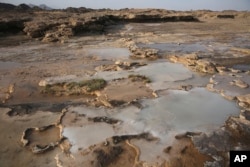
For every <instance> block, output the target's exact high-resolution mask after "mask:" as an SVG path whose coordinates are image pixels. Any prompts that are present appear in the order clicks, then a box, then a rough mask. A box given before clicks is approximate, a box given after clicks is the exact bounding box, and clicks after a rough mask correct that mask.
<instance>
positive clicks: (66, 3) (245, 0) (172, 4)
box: [0, 0, 250, 10]
mask: <svg viewBox="0 0 250 167" xmlns="http://www.w3.org/2000/svg"><path fill="white" fill-rule="evenodd" d="M0 2H4V3H12V4H15V5H19V4H21V3H26V4H35V5H40V4H46V5H47V6H49V7H52V8H67V7H81V6H82V7H88V8H111V9H120V8H164V9H169V10H196V9H210V10H230V9H232V10H250V0H0Z"/></svg>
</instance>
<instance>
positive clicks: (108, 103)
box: [0, 10, 250, 167]
mask: <svg viewBox="0 0 250 167" xmlns="http://www.w3.org/2000/svg"><path fill="white" fill-rule="evenodd" d="M149 11H150V10H149ZM116 12H117V13H116ZM123 12H124V13H125V14H124V16H123V17H124V18H123V19H124V20H126V21H125V22H121V18H120V17H122V16H121V13H120V12H118V11H109V14H110V15H112V17H111V16H109V17H110V18H112V19H113V20H112V19H111V20H105V19H106V18H105V17H104V16H103V13H102V12H101V11H96V12H93V14H91V12H90V14H89V15H90V16H92V15H93V16H96V18H94V17H93V18H92V19H90V17H89V16H88V15H86V17H87V16H88V19H90V21H89V22H88V24H87V23H84V24H87V25H88V26H90V27H87V28H88V29H87V30H89V29H91V26H93V27H92V28H93V30H94V31H98V33H97V32H94V33H90V34H89V33H87V34H86V33H79V32H78V33H76V34H74V35H69V36H67V38H66V37H65V34H67V33H68V30H69V29H67V28H69V27H70V28H72V26H73V28H72V29H73V30H74V28H79V27H78V26H77V25H78V24H83V23H79V22H80V21H79V20H77V19H80V17H79V18H78V15H77V13H75V14H74V15H73V16H74V17H72V18H74V19H75V20H74V19H73V20H71V22H70V24H66V23H65V26H64V27H63V26H62V25H60V24H62V23H61V22H60V21H59V22H57V23H56V25H52V21H53V19H51V18H50V19H49V18H48V17H47V15H46V14H48V13H49V12H48V13H46V12H45V13H43V12H36V13H35V17H37V18H40V20H42V19H49V21H50V22H48V23H47V24H49V26H48V27H50V26H52V27H53V26H56V28H55V27H54V28H52V29H51V30H47V29H46V30H45V29H43V31H44V34H45V35H44V36H39V37H36V36H32V35H30V34H32V33H33V35H34V34H35V33H37V32H38V30H39V31H40V30H41V29H38V30H36V29H35V28H41V27H40V26H41V24H40V23H39V20H33V21H28V22H27V23H25V26H26V28H25V29H24V32H25V33H26V34H28V35H30V36H31V37H27V36H26V35H25V34H23V33H22V32H18V33H15V34H13V33H9V34H7V35H4V34H0V35H1V36H0V41H1V42H0V100H1V102H0V133H1V135H0V155H1V156H0V166H3V167H5V166H6V167H7V166H8V167H16V166H33V167H38V166H39V167H41V166H46V167H54V166H58V167H69V166H72V167H77V166H86V167H87V166H89V167H99V166H102V167H104V166H105V167H116V166H123V167H132V166H134V167H142V166H150V167H179V166H180V167H181V166H187V167H194V166H197V167H200V166H206V167H209V166H210V167H212V166H222V167H223V166H228V163H229V151H230V150H250V87H249V86H250V71H249V70H250V29H249V27H250V14H249V12H245V13H244V12H243V13H240V12H234V11H228V13H226V14H225V13H221V14H222V15H223V14H224V15H225V16H229V14H232V15H234V16H235V17H234V18H231V17H230V18H225V17H222V18H221V17H217V16H218V15H219V14H220V13H218V12H210V11H196V12H195V11H194V12H193V13H192V14H191V15H192V16H194V18H195V19H194V20H192V19H191V20H187V19H188V18H187V17H186V16H187V15H188V14H190V13H188V12H187V13H183V12H181V13H177V12H173V11H172V13H171V11H169V12H170V13H168V12H167V11H161V10H159V11H157V10H156V11H154V10H152V11H150V14H149V16H148V17H152V18H151V20H149V19H148V20H144V21H143V19H145V18H144V17H146V16H142V15H140V12H143V11H140V10H138V11H136V10H132V11H131V12H132V14H131V15H129V14H128V13H129V12H128V11H123ZM144 12H145V11H144ZM157 12H160V14H162V15H163V16H164V19H163V16H162V17H161V19H159V18H158V20H157V19H156V16H158V15H156V14H157ZM230 12H231V13H230ZM155 13H156V14H155ZM49 14H51V16H53V15H55V16H56V17H58V18H61V19H62V18H68V17H69V16H68V15H67V14H66V13H64V12H63V11H60V12H59V11H57V12H51V13H49ZM26 15H28V16H26ZM79 15H80V14H79ZM182 15H185V17H183V18H182V17H179V16H182ZM25 16H26V17H29V14H27V13H26V14H25ZM84 16H85V15H84ZM115 16H116V17H115ZM170 16H171V17H170ZM175 16H178V18H179V19H180V21H181V22H179V21H178V19H177V20H175V19H176V17H175ZM230 16H231V15H230ZM100 18H101V19H100ZM146 18H147V17H146ZM170 18H172V19H173V20H171V19H170ZM1 19H2V20H4V18H1ZM95 19H97V23H98V24H97V23H96V24H97V25H95V21H96V20H95ZM98 19H99V20H98ZM102 19H104V20H105V23H106V25H105V26H104V27H102V28H103V29H102V31H101V33H100V31H99V29H98V26H100V25H99V24H100V22H101V21H102ZM119 19H120V20H119ZM169 19H170V20H169ZM182 19H183V20H182ZM189 19H190V18H189ZM196 19H197V20H196ZM59 20H60V19H59ZM117 20H118V21H117ZM154 20H155V22H154ZM198 20H199V21H198ZM115 21H117V22H115ZM169 21H170V22H169ZM6 22H7V21H6ZM73 23H74V24H73ZM36 24H37V25H36ZM75 24H76V25H75ZM35 25H36V26H35ZM67 26H69V27H67ZM74 26H75V27H74ZM85 26H86V25H85ZM34 27H35V28H34ZM45 27H46V26H45ZM48 27H47V28H48ZM85 28H86V27H85ZM48 29H49V28H48ZM87 30H86V29H83V30H82V31H87ZM79 31H80V30H79ZM63 32H64V33H63ZM58 33H61V36H57V35H58ZM46 34H47V35H46ZM40 35H41V34H40ZM55 37H58V38H56V39H55ZM34 38H35V39H34ZM4 41H5V42H4Z"/></svg>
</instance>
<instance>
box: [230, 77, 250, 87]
mask: <svg viewBox="0 0 250 167" xmlns="http://www.w3.org/2000/svg"><path fill="white" fill-rule="evenodd" d="M230 84H231V85H235V86H238V87H240V88H242V89H245V88H248V86H249V85H248V84H247V83H246V82H244V81H242V80H240V79H237V80H233V81H232V82H230Z"/></svg>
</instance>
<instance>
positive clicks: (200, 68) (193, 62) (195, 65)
mask: <svg viewBox="0 0 250 167" xmlns="http://www.w3.org/2000/svg"><path fill="white" fill-rule="evenodd" d="M169 60H170V61H172V62H174V63H182V64H184V65H186V66H187V67H189V68H190V69H191V70H193V71H196V72H202V73H208V74H214V73H217V72H218V71H217V69H216V66H215V64H214V63H212V62H210V61H208V60H206V59H202V58H200V57H199V56H198V55H196V54H188V55H185V56H175V55H174V56H170V57H169Z"/></svg>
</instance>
